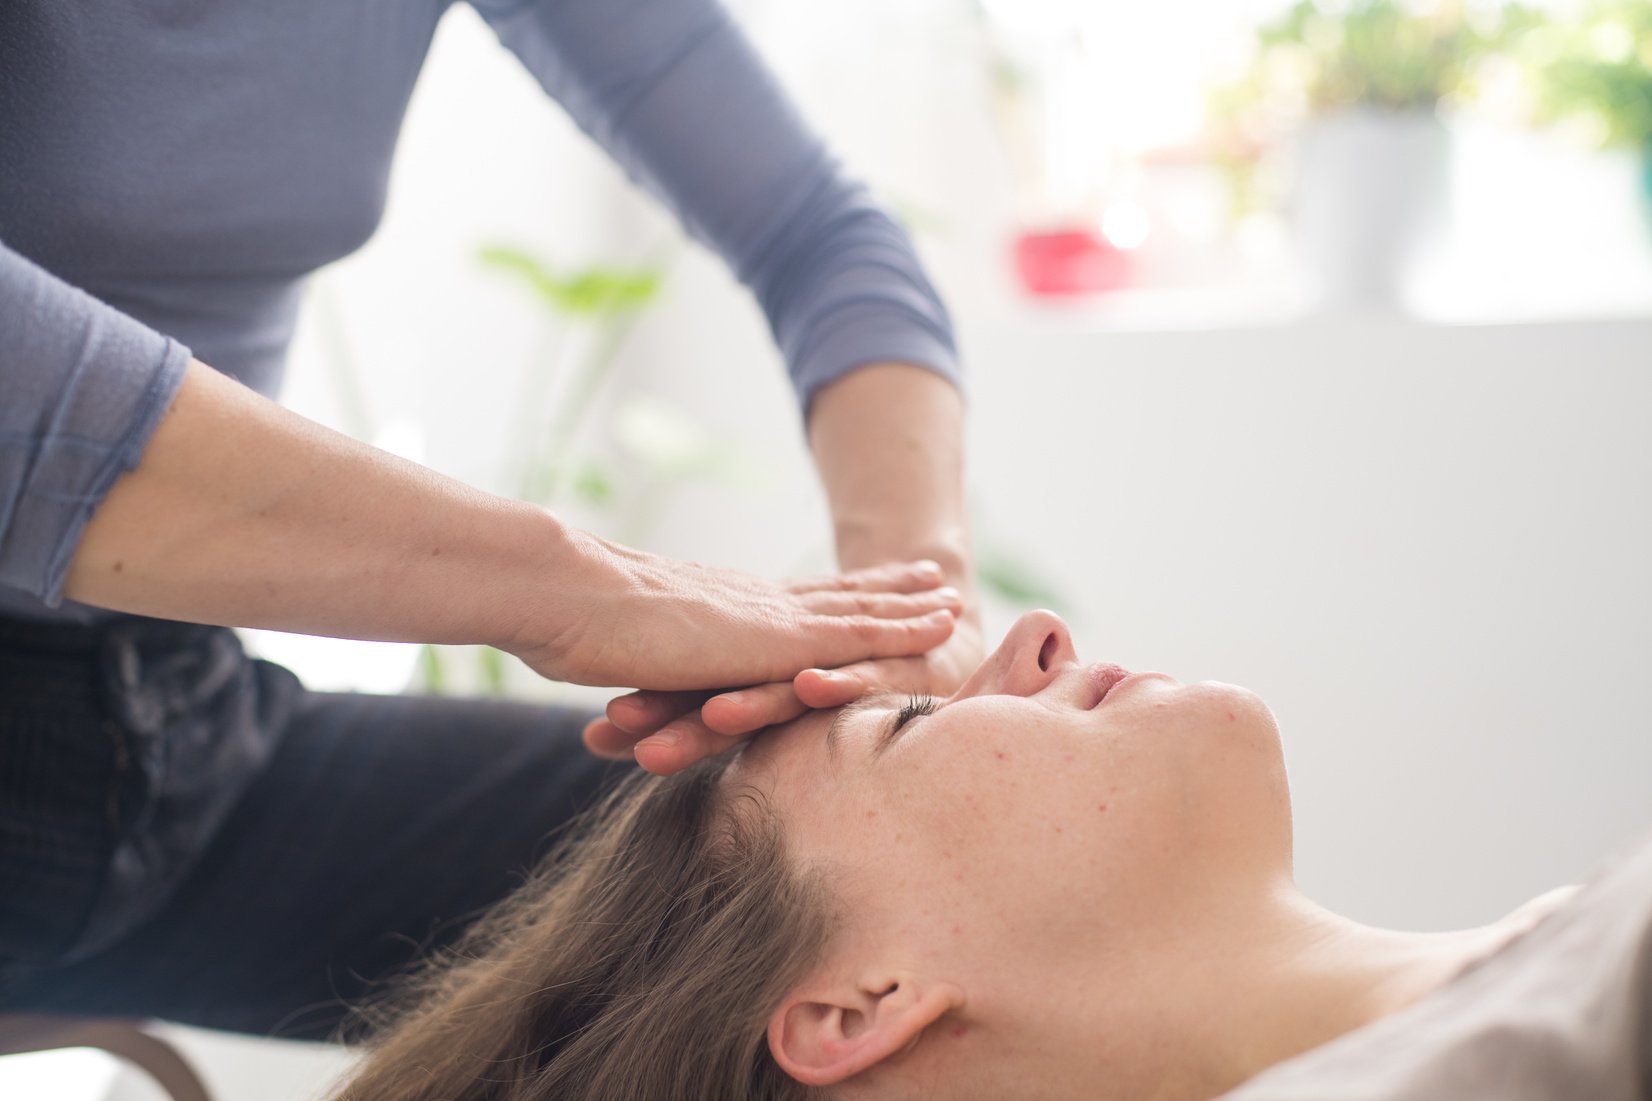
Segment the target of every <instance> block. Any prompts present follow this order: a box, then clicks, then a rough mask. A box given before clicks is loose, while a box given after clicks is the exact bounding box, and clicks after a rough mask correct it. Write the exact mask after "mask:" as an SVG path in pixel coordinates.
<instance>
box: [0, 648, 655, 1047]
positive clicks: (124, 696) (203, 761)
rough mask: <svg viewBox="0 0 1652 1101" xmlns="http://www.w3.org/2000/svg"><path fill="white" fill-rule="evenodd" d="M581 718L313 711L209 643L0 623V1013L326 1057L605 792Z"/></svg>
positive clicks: (516, 709) (276, 673)
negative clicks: (320, 1052) (290, 1044)
mask: <svg viewBox="0 0 1652 1101" xmlns="http://www.w3.org/2000/svg"><path fill="white" fill-rule="evenodd" d="M587 718H589V715H588V713H586V712H583V711H572V710H563V709H556V708H548V707H543V706H535V705H529V704H524V703H517V702H507V701H493V700H455V699H436V698H417V697H402V696H366V695H341V694H322V693H312V692H308V691H306V690H305V689H304V688H303V687H302V686H300V685H299V683H298V681H297V680H296V678H294V677H293V676H292V674H291V673H289V672H287V671H286V670H285V669H282V668H280V667H278V666H275V665H271V664H269V663H267V662H261V661H253V660H250V659H249V658H247V657H246V656H245V655H244V654H243V653H242V651H241V647H240V645H239V643H238V642H237V640H236V638H235V636H234V634H233V632H230V631H227V630H224V629H222V628H215V627H200V626H194V625H187V624H178V623H170V622H166V621H161V620H153V619H144V618H141V617H134V616H121V617H118V618H116V619H114V620H112V621H110V622H108V623H103V624H99V625H97V626H93V627H82V626H70V625H58V624H38V623H21V622H15V621H4V620H0V1012H8V1011H11V1012H19V1011H45V1012H59V1013H81V1014H119V1015H131V1016H141V1017H160V1018H164V1019H167V1020H173V1021H179V1022H183V1023H186V1024H193V1025H199V1026H202V1027H205V1028H217V1029H227V1030H232V1031H238V1032H247V1033H254V1034H259V1035H272V1036H280V1037H285V1038H292V1039H328V1038H334V1039H336V1038H339V1037H338V1036H336V1035H335V1029H337V1028H339V1027H340V1026H341V1025H347V1024H348V1023H349V1019H348V1014H347V1009H348V1006H349V1004H350V1003H351V1002H352V1001H353V1000H355V999H357V998H358V997H360V996H361V995H362V994H363V993H364V992H366V991H368V990H369V988H371V987H372V985H373V983H374V981H375V980H377V979H380V978H382V977H385V976H388V975H391V974H393V973H394V972H396V971H397V970H398V969H400V968H402V967H403V966H404V965H406V964H407V963H408V962H410V961H411V960H413V959H415V958H417V957H419V956H422V955H424V954H426V953H428V952H429V951H431V950H432V949H434V948H437V947H440V946H442V945H445V944H447V943H449V942H450V941H451V940H452V939H453V938H454V937H455V936H456V935H457V934H458V933H460V932H461V931H462V930H463V929H464V927H465V926H466V925H467V924H468V923H469V922H470V921H471V920H473V919H474V918H475V917H476V916H478V915H479V914H480V913H481V912H482V911H484V910H485V909H487V907H488V906H489V905H490V904H492V903H493V902H495V901H496V900H498V899H499V898H501V897H502V896H504V895H505V894H506V893H508V892H509V891H510V890H511V888H512V887H514V886H516V885H517V884H518V883H520V882H521V880H522V877H523V875H524V873H525V872H526V871H527V869H529V868H530V867H532V866H533V865H534V864H535V863H537V862H538V860H539V859H540V857H541V856H543V855H544V853H545V851H546V850H547V848H548V847H549V842H550V841H551V839H552V837H551V835H552V834H554V833H555V831H556V830H557V829H558V827H560V826H561V825H563V824H564V823H565V822H567V821H568V819H569V818H570V817H572V816H573V815H574V814H575V813H576V812H577V811H578V810H579V809H582V808H583V807H585V806H588V805H589V804H590V803H591V802H592V801H593V800H594V798H596V797H597V796H598V795H599V794H600V792H601V791H602V790H604V789H605V788H606V787H607V786H609V785H610V784H611V783H612V782H613V781H614V780H617V779H618V778H619V776H620V775H621V774H622V773H623V772H624V771H626V768H625V767H621V766H615V765H609V764H607V763H606V762H602V761H598V760H596V759H595V758H592V757H590V756H589V755H588V754H587V753H586V752H585V750H584V747H583V746H582V745H581V744H580V742H579V730H580V727H581V726H582V725H583V724H584V722H585V720H586V719H587ZM352 1038H354V1037H352Z"/></svg>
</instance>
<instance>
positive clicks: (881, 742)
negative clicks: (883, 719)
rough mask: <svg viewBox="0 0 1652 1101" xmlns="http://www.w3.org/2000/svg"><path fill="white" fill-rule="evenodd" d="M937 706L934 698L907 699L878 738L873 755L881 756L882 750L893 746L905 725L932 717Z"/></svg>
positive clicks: (914, 697) (917, 697) (915, 697)
mask: <svg viewBox="0 0 1652 1101" xmlns="http://www.w3.org/2000/svg"><path fill="white" fill-rule="evenodd" d="M937 706H938V704H937V702H936V699H935V697H934V696H911V697H909V698H908V699H907V701H906V703H905V704H903V705H902V706H901V709H900V710H899V711H897V712H895V718H894V721H892V722H891V723H890V724H889V726H888V728H887V729H886V730H884V732H883V733H882V735H880V736H879V738H878V742H877V745H876V746H875V747H874V749H873V753H874V755H876V754H881V753H882V752H883V751H884V750H886V749H888V748H889V747H890V746H891V745H893V744H894V743H895V740H896V739H897V738H899V737H900V733H901V729H902V728H903V727H905V726H906V724H908V723H910V722H911V721H912V720H913V719H916V718H920V717H921V716H924V715H933V714H934V713H935V709H936V707H937Z"/></svg>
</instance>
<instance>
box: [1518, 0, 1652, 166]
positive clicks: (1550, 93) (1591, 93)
mask: <svg viewBox="0 0 1652 1101" xmlns="http://www.w3.org/2000/svg"><path fill="white" fill-rule="evenodd" d="M1501 46H1502V48H1503V49H1504V50H1505V51H1506V52H1507V53H1508V54H1509V55H1510V56H1511V57H1513V58H1514V59H1515V60H1516V61H1517V62H1518V63H1519V65H1520V67H1521V70H1522V71H1523V74H1524V75H1525V77H1526V79H1527V81H1528V82H1529V84H1530V85H1531V86H1532V88H1533V90H1534V93H1535V99H1536V107H1537V115H1538V120H1539V121H1541V122H1557V121H1570V122H1574V123H1579V124H1582V125H1583V126H1584V127H1585V128H1586V129H1587V131H1588V133H1589V136H1590V137H1591V138H1592V139H1593V140H1594V141H1595V142H1596V143H1597V144H1599V145H1601V146H1616V147H1622V148H1629V149H1635V150H1639V151H1640V152H1641V153H1642V154H1643V155H1648V154H1649V153H1652V3H1649V2H1648V0H1588V2H1586V3H1584V4H1583V5H1582V6H1581V7H1579V8H1576V9H1574V10H1573V11H1572V13H1571V14H1570V17H1562V18H1556V17H1554V16H1552V15H1550V14H1549V13H1547V12H1544V11H1540V10H1537V9H1534V8H1531V7H1528V6H1523V5H1522V6H1511V7H1510V8H1509V9H1508V11H1507V12H1506V13H1505V16H1504V23H1503V28H1502V35H1501Z"/></svg>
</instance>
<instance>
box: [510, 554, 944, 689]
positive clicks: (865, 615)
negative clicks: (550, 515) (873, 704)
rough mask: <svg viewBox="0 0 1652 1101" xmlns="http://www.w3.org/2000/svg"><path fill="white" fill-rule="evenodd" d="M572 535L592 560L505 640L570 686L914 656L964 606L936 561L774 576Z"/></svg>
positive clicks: (754, 677)
mask: <svg viewBox="0 0 1652 1101" xmlns="http://www.w3.org/2000/svg"><path fill="white" fill-rule="evenodd" d="M575 535H576V537H577V538H579V539H581V540H583V541H584V543H585V545H584V546H583V548H582V550H581V555H580V560H581V561H582V562H584V563H586V564H587V566H588V568H587V567H581V569H580V570H578V571H575V573H574V574H573V575H572V576H568V577H563V578H560V579H559V583H558V585H557V588H556V591H555V592H553V593H552V594H551V595H550V598H549V599H547V601H546V605H545V607H544V609H543V611H542V612H541V611H540V610H538V609H535V608H527V609H524V610H523V612H522V613H521V615H522V617H523V618H522V620H521V622H522V623H523V626H521V627H519V628H518V631H517V632H516V634H515V636H514V637H513V638H512V640H511V641H510V642H509V643H507V644H506V646H505V647H504V648H505V649H509V650H510V651H511V652H512V653H514V654H516V656H518V657H520V658H521V659H522V660H523V661H525V662H526V663H527V664H528V665H530V666H531V667H533V669H534V670H535V671H537V672H539V673H541V674H543V675H544V676H546V677H550V678H552V679H555V680H561V681H568V682H572V683H575V684H593V685H624V686H628V687H637V688H647V689H653V690H656V691H684V690H686V691H695V690H700V691H703V690H706V689H714V688H720V687H722V686H725V685H729V684H751V683H760V682H764V681H772V680H777V679H781V678H790V677H792V676H794V675H796V674H797V673H798V672H799V671H800V670H802V669H805V668H808V667H810V666H813V665H823V664H824V665H837V664H842V663H844V662H853V661H860V660H863V659H865V658H881V657H905V656H910V655H915V654H921V653H923V652H924V651H926V650H928V649H930V648H931V647H934V646H936V645H939V644H940V643H942V642H944V641H945V640H946V639H947V637H948V636H950V635H951V634H952V630H953V625H954V623H955V620H956V615H957V613H958V612H959V611H961V609H962V603H961V598H960V596H959V594H958V592H957V590H955V589H950V588H943V587H940V584H941V580H942V577H941V573H940V570H939V568H938V567H936V566H935V565H934V563H911V562H907V563H894V564H890V565H886V566H878V567H875V568H872V569H864V570H855V571H852V572H849V573H845V574H833V575H826V576H822V577H816V578H808V579H804V580H794V581H771V580H768V579H766V578H760V577H754V576H752V575H750V574H746V573H741V572H739V571H736V570H725V569H716V568H712V567H708V566H700V565H696V564H692V563H686V562H679V561H676V560H674V559H669V558H662V557H659V556H657V555H651V554H646V553H644V552H641V551H636V550H631V549H629V548H626V547H621V546H617V545H615V544H612V543H608V542H606V541H604V540H601V539H598V538H596V537H595V536H591V535H589V534H588V533H575Z"/></svg>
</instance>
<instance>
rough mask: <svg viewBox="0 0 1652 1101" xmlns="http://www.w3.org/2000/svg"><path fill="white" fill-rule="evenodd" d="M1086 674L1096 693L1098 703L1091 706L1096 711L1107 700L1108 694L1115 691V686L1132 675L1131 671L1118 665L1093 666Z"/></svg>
mask: <svg viewBox="0 0 1652 1101" xmlns="http://www.w3.org/2000/svg"><path fill="white" fill-rule="evenodd" d="M1086 673H1087V674H1088V675H1089V678H1090V686H1091V687H1092V688H1094V689H1095V692H1096V702H1095V703H1092V704H1091V705H1090V707H1091V708H1092V709H1094V708H1096V707H1099V706H1100V705H1101V701H1102V700H1104V699H1106V698H1107V693H1109V692H1111V691H1112V690H1113V686H1114V685H1116V684H1118V683H1119V682H1120V681H1122V680H1123V679H1124V678H1125V677H1128V676H1129V675H1130V670H1128V669H1125V668H1122V667H1120V666H1117V665H1092V666H1090V668H1089V669H1087V670H1086Z"/></svg>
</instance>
